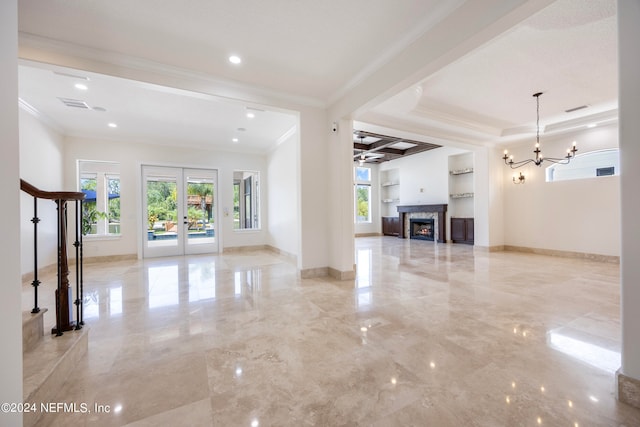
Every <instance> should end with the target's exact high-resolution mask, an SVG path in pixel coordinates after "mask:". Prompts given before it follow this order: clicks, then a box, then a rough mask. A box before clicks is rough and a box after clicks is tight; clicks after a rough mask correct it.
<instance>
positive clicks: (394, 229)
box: [382, 215, 400, 236]
mask: <svg viewBox="0 0 640 427" xmlns="http://www.w3.org/2000/svg"><path fill="white" fill-rule="evenodd" d="M382 234H384V235H385V236H399V235H400V217H399V216H398V215H396V216H383V217H382Z"/></svg>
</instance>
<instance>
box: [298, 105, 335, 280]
mask: <svg viewBox="0 0 640 427" xmlns="http://www.w3.org/2000/svg"><path fill="white" fill-rule="evenodd" d="M326 117H327V115H326V112H325V110H321V109H314V108H306V109H302V110H301V111H300V144H299V151H298V155H299V159H298V167H299V169H298V177H299V183H298V185H299V187H298V195H299V197H298V201H299V207H298V218H299V219H300V221H299V224H298V225H299V227H300V230H299V233H298V234H299V236H300V243H299V244H300V247H299V249H298V254H299V255H298V269H299V270H300V273H301V275H302V277H314V276H322V275H326V274H327V273H328V271H327V270H328V266H329V238H328V236H329V233H330V230H329V225H328V221H329V214H328V210H329V194H328V188H329V186H328V184H327V182H328V179H329V174H330V171H329V166H328V162H329V160H328V148H327V135H328V133H329V130H328V129H327V119H326Z"/></svg>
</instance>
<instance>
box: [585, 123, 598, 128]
mask: <svg viewBox="0 0 640 427" xmlns="http://www.w3.org/2000/svg"><path fill="white" fill-rule="evenodd" d="M596 126H598V125H597V124H595V123H591V124H588V125H587V127H588V128H594V127H596Z"/></svg>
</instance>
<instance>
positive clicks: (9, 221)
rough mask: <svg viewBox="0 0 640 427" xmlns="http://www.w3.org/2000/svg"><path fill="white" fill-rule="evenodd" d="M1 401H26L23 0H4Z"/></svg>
mask: <svg viewBox="0 0 640 427" xmlns="http://www.w3.org/2000/svg"><path fill="white" fill-rule="evenodd" d="M0 80H1V81H2V84H0V141H2V142H1V143H0V144H1V145H2V155H1V156H0V193H1V194H2V214H1V218H2V223H3V227H2V230H3V231H2V232H3V239H2V245H0V271H2V279H3V280H2V286H0V324H1V325H2V328H0V342H1V343H2V351H1V352H0V378H2V386H0V403H10V402H14V403H19V402H22V307H21V304H22V289H21V288H22V286H21V276H20V250H19V248H20V170H19V164H20V161H19V145H18V0H2V1H1V2H0ZM0 425H3V426H12V427H13V426H22V414H19V413H4V412H0Z"/></svg>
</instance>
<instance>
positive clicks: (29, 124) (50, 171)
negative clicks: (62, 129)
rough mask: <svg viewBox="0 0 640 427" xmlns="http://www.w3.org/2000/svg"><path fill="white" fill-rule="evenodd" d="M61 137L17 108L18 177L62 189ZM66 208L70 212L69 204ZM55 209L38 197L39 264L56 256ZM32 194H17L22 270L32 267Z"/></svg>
mask: <svg viewBox="0 0 640 427" xmlns="http://www.w3.org/2000/svg"><path fill="white" fill-rule="evenodd" d="M62 162H63V138H62V136H61V135H60V134H59V133H58V132H56V131H55V130H53V129H51V128H50V127H49V126H47V125H46V124H44V123H43V122H42V121H40V120H39V119H37V118H36V117H34V116H33V115H31V114H30V113H28V112H26V111H24V110H23V109H20V177H21V178H22V179H24V180H25V181H27V182H28V183H30V184H32V185H35V186H36V187H38V188H39V189H41V190H44V191H60V190H62V189H63V173H62ZM70 209H71V210H69V212H73V210H72V209H73V208H72V207H70ZM57 216H58V214H57V210H56V204H55V202H54V201H53V200H40V201H38V218H40V223H39V224H38V268H42V267H45V266H47V265H52V264H55V263H56V262H57V258H58V246H57V242H58V227H57ZM32 218H33V197H31V196H29V195H28V194H26V193H24V192H21V195H20V253H21V272H22V274H25V273H27V272H32V271H33V223H32V222H31V219H32Z"/></svg>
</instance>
